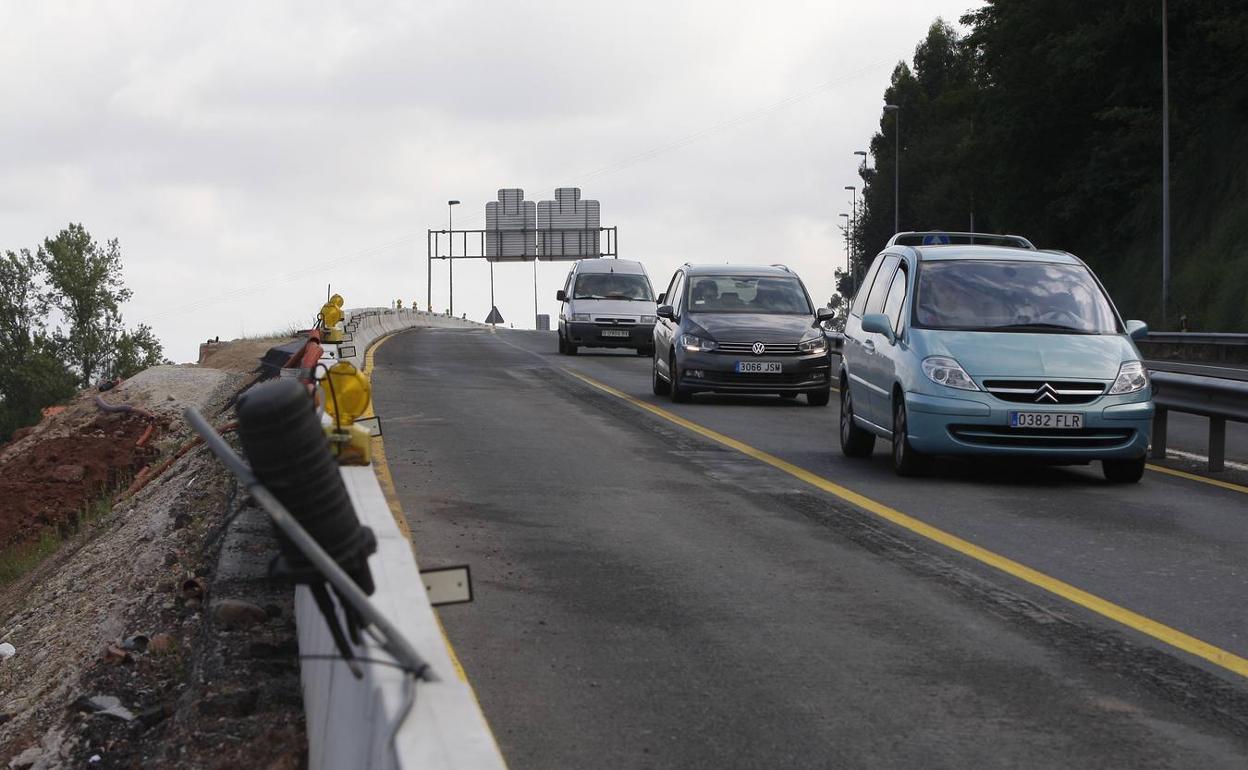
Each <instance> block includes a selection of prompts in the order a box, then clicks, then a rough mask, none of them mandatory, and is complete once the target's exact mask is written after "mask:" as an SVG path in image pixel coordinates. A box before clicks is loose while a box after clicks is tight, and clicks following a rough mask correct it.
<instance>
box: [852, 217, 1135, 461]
mask: <svg viewBox="0 0 1248 770" xmlns="http://www.w3.org/2000/svg"><path fill="white" fill-rule="evenodd" d="M1147 333H1148V327H1147V326H1145V324H1144V323H1143V322H1141V321H1126V322H1124V321H1123V320H1122V319H1121V318H1120V317H1119V315H1118V311H1117V310H1116V309H1115V308H1114V305H1113V303H1112V302H1111V301H1110V299H1109V296H1108V295H1107V294H1106V292H1105V289H1104V287H1103V286H1102V285H1101V283H1100V281H1099V280H1098V279H1097V278H1096V276H1095V275H1094V274H1093V273H1092V271H1091V270H1090V269H1089V268H1088V266H1087V265H1086V264H1084V263H1083V261H1082V260H1080V259H1079V258H1078V257H1076V256H1074V255H1072V254H1069V253H1066V252H1061V251H1049V250H1038V249H1036V248H1035V247H1034V246H1033V245H1032V244H1031V242H1030V241H1028V240H1027V239H1026V238H1022V237H1019V236H1002V235H987V234H980V233H899V234H897V235H895V236H893V237H892V238H891V239H890V240H889V242H888V245H887V246H886V247H885V249H884V251H883V252H881V253H880V254H879V256H877V257H876V258H875V261H874V262H873V263H872V265H871V268H870V269H869V270H868V271H867V273H866V275H865V276H864V278H863V281H862V284H861V288H860V290H859V291H858V292H857V294H856V296H855V297H854V301H853V304H852V305H851V307H850V313H849V317H848V319H847V321H846V324H845V344H844V351H843V356H842V359H841V367H840V387H841V420H840V438H841V449H842V451H844V453H845V454H846V455H848V456H850V457H866V456H869V455H870V454H871V453H872V451H873V449H874V446H875V439H876V437H877V436H879V437H881V438H884V439H889V440H891V441H892V445H893V451H892V461H893V467H894V469H895V470H896V471H897V472H898V473H899V474H901V475H903V476H909V475H916V474H919V473H922V472H923V471H924V470H925V469H926V468H927V467H928V461H929V460H930V458H931V456H932V455H997V456H1003V457H1026V458H1033V459H1040V460H1044V461H1048V462H1054V463H1080V462H1088V461H1092V460H1100V461H1101V464H1102V469H1103V471H1104V474H1105V478H1106V479H1108V480H1109V481H1112V482H1126V483H1130V482H1136V481H1139V479H1140V477H1141V476H1142V475H1143V474H1144V463H1145V455H1146V453H1147V451H1148V446H1149V440H1150V437H1151V432H1152V419H1153V403H1152V393H1151V389H1150V387H1149V381H1148V372H1147V371H1146V370H1145V368H1144V364H1143V361H1142V360H1141V358H1140V353H1139V351H1138V350H1137V349H1136V347H1135V343H1134V342H1133V339H1138V338H1142V337H1143V336H1144V335H1146V334H1147Z"/></svg>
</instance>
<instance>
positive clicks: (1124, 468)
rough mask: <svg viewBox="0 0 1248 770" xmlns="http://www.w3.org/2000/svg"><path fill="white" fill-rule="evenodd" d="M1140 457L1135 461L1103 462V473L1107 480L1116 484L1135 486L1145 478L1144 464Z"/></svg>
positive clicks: (1143, 459) (1144, 460)
mask: <svg viewBox="0 0 1248 770" xmlns="http://www.w3.org/2000/svg"><path fill="white" fill-rule="evenodd" d="M1145 462H1146V459H1145V458H1143V457H1140V458H1138V459H1135V460H1101V472H1102V473H1104V474H1105V480H1106V481H1109V482H1112V483H1114V484H1135V483H1138V482H1139V480H1140V479H1141V478H1143V477H1144V463H1145Z"/></svg>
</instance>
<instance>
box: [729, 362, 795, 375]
mask: <svg viewBox="0 0 1248 770" xmlns="http://www.w3.org/2000/svg"><path fill="white" fill-rule="evenodd" d="M783 370H784V366H783V365H782V364H781V363H780V362H779V361H738V362H737V373H738V374H780V373H781V372H782V371H783Z"/></svg>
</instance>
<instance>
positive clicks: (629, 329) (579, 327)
mask: <svg viewBox="0 0 1248 770" xmlns="http://www.w3.org/2000/svg"><path fill="white" fill-rule="evenodd" d="M563 327H564V336H565V338H566V339H567V340H568V341H569V342H571V343H572V344H573V345H579V346H581V347H587V348H648V347H650V346H651V345H653V344H654V324H636V325H633V326H623V325H612V324H596V323H593V322H586V321H575V322H573V321H566V322H564V324H563ZM604 332H608V333H606V334H604ZM620 332H626V333H627V336H619V333H620Z"/></svg>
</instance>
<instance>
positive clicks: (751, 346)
mask: <svg viewBox="0 0 1248 770" xmlns="http://www.w3.org/2000/svg"><path fill="white" fill-rule="evenodd" d="M658 302H659V307H658V310H657V311H656V313H655V315H657V316H658V320H657V321H656V322H655V325H654V348H653V349H654V361H653V368H652V375H651V377H652V381H653V387H654V393H655V394H656V395H668V396H670V397H671V399H672V400H673V401H685V400H688V398H689V397H690V396H691V395H693V394H694V393H699V392H716V393H763V394H776V395H780V396H782V397H785V398H796V397H797V396H798V395H800V394H805V396H806V402H807V403H808V404H810V405H812V406H825V405H826V404H827V403H828V400H829V394H830V388H831V371H832V364H831V356H830V354H829V346H828V340H827V338H826V337H825V335H824V333H823V327H822V325H821V324H822V323H823V322H824V321H827V320H829V319H830V318H831V317H832V311H830V310H828V309H827V308H818V309H816V308H815V306H814V303H813V302H811V301H810V295H809V294H808V293H807V291H806V287H805V286H804V285H803V284H802V281H801V279H800V278H798V277H797V275H796V274H794V273H793V271H791V270H789V269H788V268H787V267H784V266H783V265H773V266H759V267H738V266H733V265H683V266H682V267H681V268H680V269H678V270H677V271H676V273H675V275H673V276H672V280H671V281H670V282H669V283H668V287H667V290H666V291H665V292H663V293H662V294H660V295H659V297H658Z"/></svg>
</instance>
